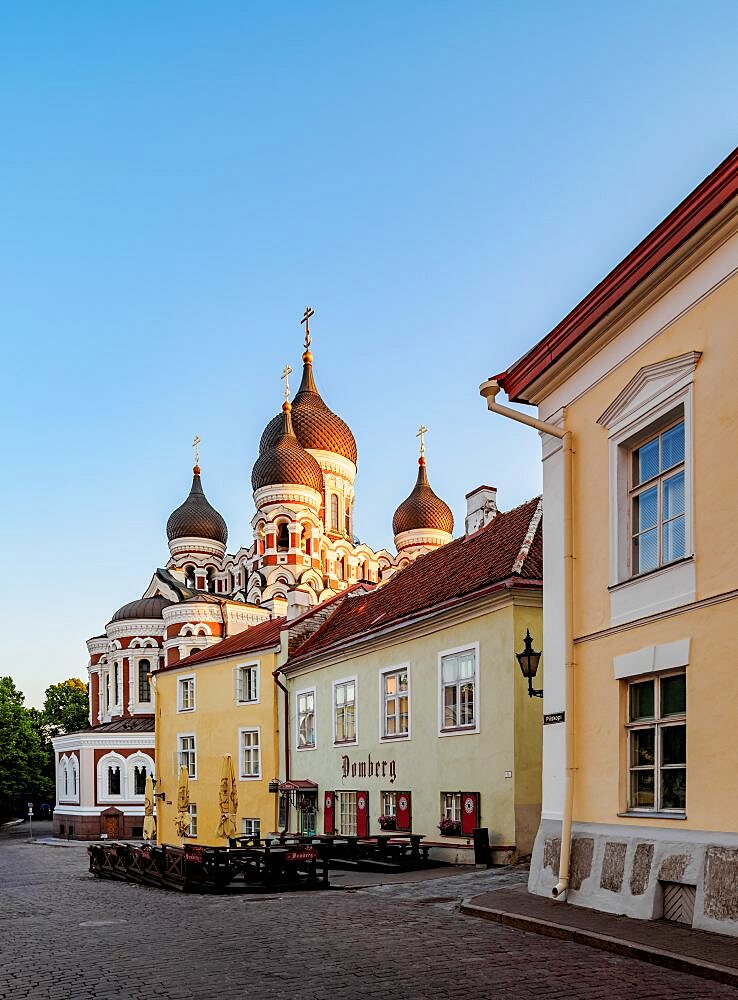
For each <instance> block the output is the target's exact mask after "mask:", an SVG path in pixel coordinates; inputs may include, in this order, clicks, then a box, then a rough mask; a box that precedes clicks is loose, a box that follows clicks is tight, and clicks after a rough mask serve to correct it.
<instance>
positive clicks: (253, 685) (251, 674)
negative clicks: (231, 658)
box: [236, 664, 259, 705]
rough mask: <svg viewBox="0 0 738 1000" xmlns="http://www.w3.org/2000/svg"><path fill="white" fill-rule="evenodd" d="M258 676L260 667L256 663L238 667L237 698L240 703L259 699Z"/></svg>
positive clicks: (243, 703)
mask: <svg viewBox="0 0 738 1000" xmlns="http://www.w3.org/2000/svg"><path fill="white" fill-rule="evenodd" d="M258 677H259V668H258V667H257V666H256V665H255V664H253V665H251V666H246V667H236V700H237V701H238V703H239V705H245V704H247V703H248V702H255V701H258V700H259V689H258V686H257V685H258Z"/></svg>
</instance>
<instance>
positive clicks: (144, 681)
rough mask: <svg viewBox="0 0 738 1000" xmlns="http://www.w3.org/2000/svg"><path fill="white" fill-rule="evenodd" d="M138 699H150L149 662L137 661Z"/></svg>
mask: <svg viewBox="0 0 738 1000" xmlns="http://www.w3.org/2000/svg"><path fill="white" fill-rule="evenodd" d="M138 700H139V701H151V662H150V661H149V660H139V661H138Z"/></svg>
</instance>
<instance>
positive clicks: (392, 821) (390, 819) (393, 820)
mask: <svg viewBox="0 0 738 1000" xmlns="http://www.w3.org/2000/svg"><path fill="white" fill-rule="evenodd" d="M377 822H378V823H379V826H380V828H381V829H382V830H396V829H397V817H396V816H380V817H379V819H378V820H377Z"/></svg>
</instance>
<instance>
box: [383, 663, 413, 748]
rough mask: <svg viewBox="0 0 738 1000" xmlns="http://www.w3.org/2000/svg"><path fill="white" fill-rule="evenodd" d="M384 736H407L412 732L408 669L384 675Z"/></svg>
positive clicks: (404, 668) (403, 668)
mask: <svg viewBox="0 0 738 1000" xmlns="http://www.w3.org/2000/svg"><path fill="white" fill-rule="evenodd" d="M382 702H383V713H382V736H384V737H390V738H392V737H398V736H407V735H408V733H409V731H410V682H409V676H408V670H407V667H402V668H401V669H399V670H393V671H391V672H390V673H386V674H383V675H382Z"/></svg>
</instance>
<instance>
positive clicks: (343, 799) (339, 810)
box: [333, 791, 359, 837]
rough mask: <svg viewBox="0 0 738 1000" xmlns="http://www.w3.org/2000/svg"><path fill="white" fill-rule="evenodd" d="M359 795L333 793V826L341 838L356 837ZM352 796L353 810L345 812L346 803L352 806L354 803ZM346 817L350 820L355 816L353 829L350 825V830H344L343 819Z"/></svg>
mask: <svg viewBox="0 0 738 1000" xmlns="http://www.w3.org/2000/svg"><path fill="white" fill-rule="evenodd" d="M358 795H359V793H358V792H352V791H338V792H334V793H333V825H334V827H335V829H336V832H337V833H338V836H339V837H355V836H356V831H357V830H358V812H357V808H356V801H357V798H358ZM351 796H353V810H351V809H350V808H348V809H346V810H344V803H347V804H349V805H350V803H351V802H352V799H351ZM344 815H347V816H348V818H349V819H350V818H351V816H352V815H353V829H352V828H351V824H350V823H349V824H347V826H348V829H344V828H343V824H342V819H343V816H344Z"/></svg>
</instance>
